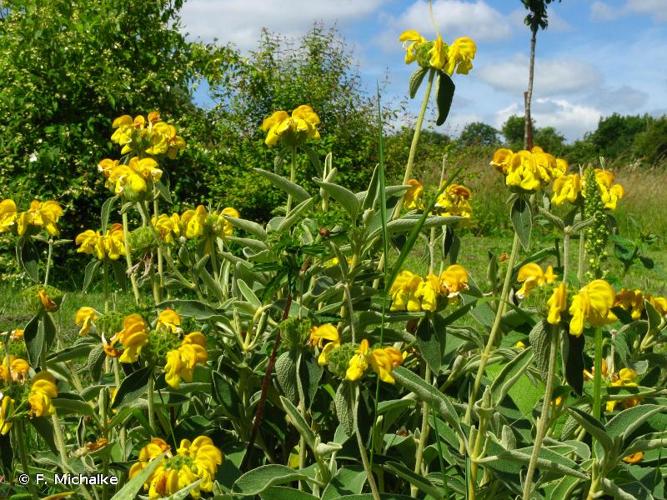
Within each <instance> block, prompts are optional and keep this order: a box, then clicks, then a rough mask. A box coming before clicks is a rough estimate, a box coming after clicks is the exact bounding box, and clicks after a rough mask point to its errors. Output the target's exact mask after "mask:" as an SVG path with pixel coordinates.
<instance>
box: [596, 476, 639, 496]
mask: <svg viewBox="0 0 667 500" xmlns="http://www.w3.org/2000/svg"><path fill="white" fill-rule="evenodd" d="M602 491H604V492H605V493H607V494H608V495H611V496H613V497H614V500H637V497H636V496H634V495H632V494H630V493H628V492H627V491H625V490H624V489H622V488H621V487H620V486H618V485H617V484H616V483H614V482H613V481H612V480H610V479H607V478H606V477H604V478H602Z"/></svg>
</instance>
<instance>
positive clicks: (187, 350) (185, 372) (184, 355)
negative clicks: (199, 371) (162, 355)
mask: <svg viewBox="0 0 667 500" xmlns="http://www.w3.org/2000/svg"><path fill="white" fill-rule="evenodd" d="M206 361H208V353H207V352H206V338H205V337H204V335H203V334H202V333H201V332H192V333H190V334H188V335H186V336H185V338H184V339H183V342H182V344H181V345H180V347H179V348H178V349H174V350H172V351H169V352H168V353H167V363H166V364H165V367H164V371H165V380H166V382H167V384H169V386H170V387H173V388H174V389H178V387H179V386H180V385H181V379H183V380H185V381H186V382H192V376H193V374H194V369H195V366H196V365H198V364H204V363H206Z"/></svg>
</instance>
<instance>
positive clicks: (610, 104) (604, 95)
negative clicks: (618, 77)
mask: <svg viewBox="0 0 667 500" xmlns="http://www.w3.org/2000/svg"><path fill="white" fill-rule="evenodd" d="M648 98H649V95H648V92H644V91H643V90H639V89H636V88H634V87H630V86H629V85H621V86H620V87H616V88H600V89H597V90H596V91H595V92H594V93H593V94H592V95H591V96H590V98H589V102H591V103H593V104H595V105H596V106H597V107H599V108H601V109H613V110H614V111H616V112H625V113H636V112H637V110H638V109H640V108H641V107H642V106H644V105H645V104H646V103H647V102H648Z"/></svg>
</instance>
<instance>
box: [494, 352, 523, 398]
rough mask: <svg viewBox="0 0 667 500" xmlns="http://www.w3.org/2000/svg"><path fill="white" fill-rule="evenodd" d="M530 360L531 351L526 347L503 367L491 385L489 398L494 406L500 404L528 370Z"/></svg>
mask: <svg viewBox="0 0 667 500" xmlns="http://www.w3.org/2000/svg"><path fill="white" fill-rule="evenodd" d="M532 360H533V349H532V348H531V347H527V348H526V349H524V350H523V351H521V352H520V353H518V354H517V355H516V357H515V358H514V359H513V360H512V361H510V362H509V363H507V364H506V365H505V366H504V367H503V369H502V370H501V371H500V373H499V374H498V375H497V376H496V378H495V379H494V380H493V383H492V384H491V396H492V398H493V404H494V405H496V406H497V405H499V404H500V403H501V402H502V400H503V399H504V398H505V396H506V395H507V392H508V391H509V390H510V389H511V388H512V386H513V385H514V383H515V382H516V381H517V380H518V379H519V378H520V377H521V375H523V372H524V371H526V369H528V367H529V366H530V362H531V361H532Z"/></svg>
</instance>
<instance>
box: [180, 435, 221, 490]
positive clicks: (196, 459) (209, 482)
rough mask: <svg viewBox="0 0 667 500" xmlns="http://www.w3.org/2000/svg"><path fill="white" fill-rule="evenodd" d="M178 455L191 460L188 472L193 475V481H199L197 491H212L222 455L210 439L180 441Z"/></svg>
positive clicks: (202, 437)
mask: <svg viewBox="0 0 667 500" xmlns="http://www.w3.org/2000/svg"><path fill="white" fill-rule="evenodd" d="M178 455H180V456H183V457H187V458H189V459H191V461H192V466H190V471H191V472H192V473H193V474H194V476H195V480H196V479H201V483H200V484H199V489H201V490H202V491H209V492H210V491H213V478H214V477H215V474H216V472H217V470H218V466H219V465H221V464H222V460H223V454H222V452H221V451H220V449H219V448H218V447H217V446H215V445H214V444H213V441H212V440H211V438H209V437H208V436H198V437H196V438H195V439H194V441H192V443H191V442H190V440H188V439H183V440H181V445H180V446H179V448H178ZM192 482H194V481H190V483H188V484H191V483H192ZM183 487H185V486H183Z"/></svg>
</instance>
